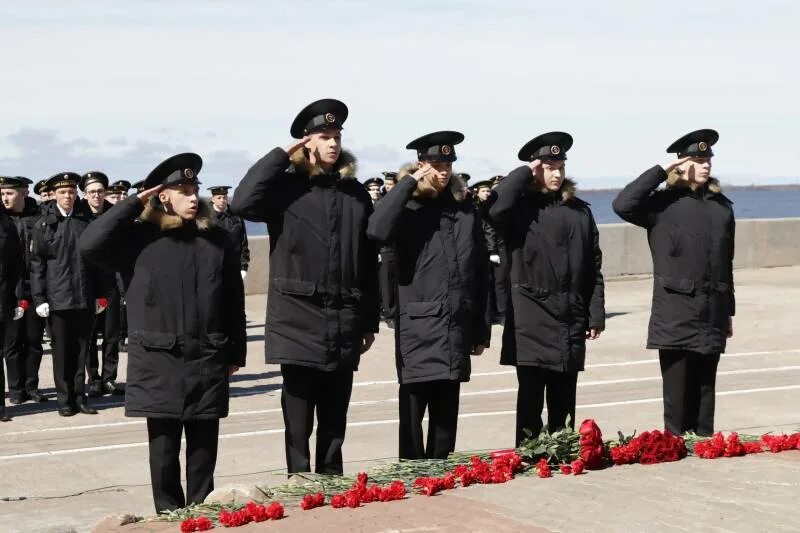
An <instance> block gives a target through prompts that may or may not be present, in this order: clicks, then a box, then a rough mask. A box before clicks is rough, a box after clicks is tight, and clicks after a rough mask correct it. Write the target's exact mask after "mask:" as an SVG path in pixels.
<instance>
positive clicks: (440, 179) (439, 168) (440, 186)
mask: <svg viewBox="0 0 800 533" xmlns="http://www.w3.org/2000/svg"><path fill="white" fill-rule="evenodd" d="M424 164H425V161H420V162H419V167H420V168H422V166H423V165H424ZM429 164H430V166H431V167H432V168H433V170H435V171H436V173H435V174H434V175H433V176H432V177H431V178H430V182H431V185H433V188H434V189H436V190H437V191H439V192H442V191H443V190H445V189H446V188H447V185H448V184H449V183H450V176H451V175H452V174H453V163H451V162H449V161H435V162H433V161H431V162H429Z"/></svg>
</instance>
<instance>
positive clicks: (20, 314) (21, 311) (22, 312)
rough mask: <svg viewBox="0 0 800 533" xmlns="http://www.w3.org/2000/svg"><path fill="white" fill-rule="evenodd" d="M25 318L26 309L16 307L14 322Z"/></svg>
mask: <svg viewBox="0 0 800 533" xmlns="http://www.w3.org/2000/svg"><path fill="white" fill-rule="evenodd" d="M23 316H25V309H23V308H22V307H15V308H14V320H19V319H20V318H22V317H23Z"/></svg>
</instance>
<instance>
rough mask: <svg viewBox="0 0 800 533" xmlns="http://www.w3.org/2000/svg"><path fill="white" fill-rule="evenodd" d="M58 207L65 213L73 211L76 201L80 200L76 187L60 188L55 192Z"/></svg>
mask: <svg viewBox="0 0 800 533" xmlns="http://www.w3.org/2000/svg"><path fill="white" fill-rule="evenodd" d="M53 196H54V197H55V199H56V204H58V207H60V208H61V209H63V210H64V211H67V212H69V211H72V207H73V206H74V205H75V199H76V198H78V190H77V189H76V188H75V187H59V188H58V189H56V190H55V192H53Z"/></svg>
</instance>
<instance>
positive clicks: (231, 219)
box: [214, 207, 250, 272]
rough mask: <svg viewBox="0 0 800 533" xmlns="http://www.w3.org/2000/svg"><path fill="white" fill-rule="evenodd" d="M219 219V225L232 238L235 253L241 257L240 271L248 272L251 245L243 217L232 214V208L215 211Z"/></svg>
mask: <svg viewBox="0 0 800 533" xmlns="http://www.w3.org/2000/svg"><path fill="white" fill-rule="evenodd" d="M214 215H215V216H216V217H217V224H218V225H219V226H221V227H223V228H225V229H226V230H228V235H229V236H230V239H231V243H232V244H233V249H234V251H235V252H236V253H237V254H238V255H239V263H240V265H239V269H240V270H243V271H245V272H247V269H248V268H249V267H250V245H249V244H248V242H247V229H246V228H245V225H244V220H242V217H238V216H236V215H234V214H233V213H231V209H230V207H227V208H226V209H225V210H224V211H217V210H216V209H215V210H214Z"/></svg>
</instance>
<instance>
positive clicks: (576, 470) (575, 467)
mask: <svg viewBox="0 0 800 533" xmlns="http://www.w3.org/2000/svg"><path fill="white" fill-rule="evenodd" d="M570 466H572V473H573V475H576V476H577V475H578V474H583V469H584V468H585V465H584V464H583V461H581V460H580V459H576V460H574V461H572V465H570Z"/></svg>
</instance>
